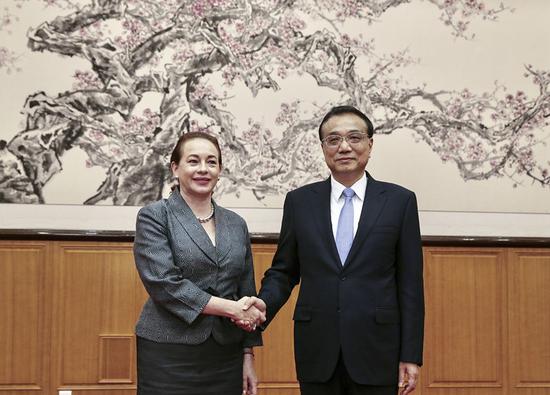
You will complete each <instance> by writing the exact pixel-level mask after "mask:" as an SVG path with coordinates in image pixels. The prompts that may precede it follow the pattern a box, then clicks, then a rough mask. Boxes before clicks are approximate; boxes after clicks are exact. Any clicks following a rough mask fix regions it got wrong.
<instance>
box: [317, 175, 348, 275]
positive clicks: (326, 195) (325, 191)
mask: <svg viewBox="0 0 550 395" xmlns="http://www.w3.org/2000/svg"><path fill="white" fill-rule="evenodd" d="M330 189H331V186H330V177H329V178H328V179H327V180H326V181H324V182H322V183H319V184H317V188H316V189H314V192H315V193H317V194H318V195H319V196H318V197H317V198H313V199H311V203H312V205H315V204H317V207H314V210H312V212H313V213H317V215H314V217H315V218H316V222H317V226H318V227H319V235H320V239H321V242H322V245H324V246H327V250H328V251H329V253H330V255H331V256H330V258H332V259H331V261H333V262H334V263H335V267H336V269H338V270H341V269H342V264H341V263H340V256H339V255H338V249H337V248H336V241H335V240H334V234H333V232H332V223H331V219H330Z"/></svg>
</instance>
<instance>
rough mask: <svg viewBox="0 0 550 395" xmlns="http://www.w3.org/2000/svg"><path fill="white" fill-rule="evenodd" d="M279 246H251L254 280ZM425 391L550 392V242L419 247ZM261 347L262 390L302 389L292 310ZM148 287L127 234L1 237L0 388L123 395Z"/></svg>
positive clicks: (270, 394) (11, 392)
mask: <svg viewBox="0 0 550 395" xmlns="http://www.w3.org/2000/svg"><path fill="white" fill-rule="evenodd" d="M274 249H275V246H274V245H272V244H254V245H253V253H254V262H255V267H256V279H257V281H258V283H259V280H260V278H261V275H262V273H263V272H264V271H265V270H266V269H267V268H268V267H269V265H270V264H271V258H272V256H273V253H274ZM424 254H425V283H426V307H427V316H426V341H425V365H424V367H423V368H422V377H421V384H420V388H419V389H418V391H417V393H418V394H433V395H446V394H453V395H454V394H461V395H481V394H499V395H500V394H510V395H515V394H521V395H541V394H550V371H549V370H548V366H550V337H548V333H550V315H549V314H547V312H548V306H549V305H550V288H548V284H549V283H550V249H549V248H505V247H498V248H489V247H483V248H482V247H424ZM295 295H296V290H295V291H294V294H293V297H292V298H291V300H290V301H289V303H287V305H286V306H285V308H284V309H283V310H282V311H281V312H280V313H279V315H278V316H277V318H276V319H275V320H274V322H273V323H272V324H271V325H270V327H269V329H268V330H267V332H266V333H265V336H264V342H265V346H264V347H262V348H260V349H257V352H256V368H257V371H258V377H259V378H260V380H261V384H260V388H261V389H260V394H261V395H298V393H299V391H298V386H297V383H296V381H295V380H296V378H295V374H294V362H293V346H292V321H291V312H292V309H293V305H294V303H295ZM145 298H146V294H145V292H144V290H143V288H142V286H141V283H140V281H139V278H138V276H137V273H136V271H135V269H134V263H133V257H132V252H131V243H120V242H119V243H116V242H98V241H94V242H91V241H90V242H81V241H16V240H4V241H0V394H1V395H27V394H28V395H31V394H33V395H42V394H44V395H46V394H53V393H56V391H58V390H60V389H70V390H72V391H73V392H72V393H73V395H78V394H86V395H100V394H109V395H128V394H133V393H134V389H135V362H134V360H135V348H134V347H135V345H134V337H133V326H134V323H135V321H136V317H137V316H138V314H139V312H140V309H141V306H142V304H143V302H144V300H145Z"/></svg>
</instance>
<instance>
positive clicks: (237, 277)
mask: <svg viewBox="0 0 550 395" xmlns="http://www.w3.org/2000/svg"><path fill="white" fill-rule="evenodd" d="M214 218H215V221H216V246H215V247H214V245H213V244H212V242H211V241H210V238H209V237H208V235H207V233H206V231H205V230H204V228H203V227H202V226H201V224H200V223H199V221H198V220H197V219H196V218H195V215H194V214H193V212H192V211H191V209H190V208H189V206H188V205H187V203H185V200H183V198H182V196H181V194H180V192H179V190H177V189H176V190H174V192H173V193H172V194H171V195H170V197H169V198H168V199H163V200H159V201H157V202H155V203H152V204H150V205H148V206H145V207H143V208H142V209H141V210H140V211H139V214H138V217H137V225H136V237H135V241H134V258H135V262H136V266H137V269H138V272H139V275H140V277H141V280H142V282H143V284H144V286H145V289H146V290H147V292H148V293H149V296H150V297H149V299H148V300H147V302H146V303H145V305H144V306H143V310H142V312H141V316H140V318H139V320H138V322H137V325H136V334H137V335H138V336H140V337H143V338H146V339H149V340H153V341H157V342H164V343H184V344H199V343H202V342H203V341H205V340H206V339H207V338H208V337H209V336H210V335H212V336H213V337H214V339H216V340H217V341H218V343H221V344H228V343H236V342H243V346H244V347H246V346H255V345H260V344H261V337H260V334H259V333H251V334H249V333H246V332H244V331H243V330H241V329H239V328H238V327H237V326H236V325H234V324H233V323H231V321H230V320H229V319H227V318H222V317H216V316H210V315H204V314H201V312H202V310H203V309H204V307H205V306H206V304H207V303H208V301H209V300H210V297H211V296H212V295H215V296H219V297H222V298H225V299H232V300H238V299H240V298H241V297H242V296H250V295H256V287H255V284H254V268H253V266H252V253H251V249H250V238H249V235H248V229H247V227H246V223H245V222H244V220H243V219H242V218H241V217H239V216H238V215H237V214H235V213H234V212H232V211H229V210H226V209H224V208H223V207H220V206H218V205H215V217H214Z"/></svg>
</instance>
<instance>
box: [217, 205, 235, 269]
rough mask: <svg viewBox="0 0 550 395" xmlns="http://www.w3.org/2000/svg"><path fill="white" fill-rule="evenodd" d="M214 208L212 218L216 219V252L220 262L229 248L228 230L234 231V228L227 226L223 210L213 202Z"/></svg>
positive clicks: (227, 222)
mask: <svg viewBox="0 0 550 395" xmlns="http://www.w3.org/2000/svg"><path fill="white" fill-rule="evenodd" d="M214 209H215V211H214V220H215V221H216V253H217V259H218V262H221V261H222V259H223V258H225V256H226V255H227V254H228V253H229V251H230V250H231V239H230V238H229V235H230V232H235V231H236V229H231V228H230V227H229V221H228V218H227V215H226V213H225V211H224V210H223V209H220V207H219V206H218V205H217V204H216V203H215V202H214Z"/></svg>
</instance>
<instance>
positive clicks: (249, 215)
mask: <svg viewBox="0 0 550 395" xmlns="http://www.w3.org/2000/svg"><path fill="white" fill-rule="evenodd" d="M506 4H507V5H510V6H511V7H514V8H515V10H514V12H511V13H510V12H506V13H503V14H501V15H500V16H499V20H498V21H497V22H487V21H485V22H481V21H480V22H479V23H478V22H472V27H471V31H473V32H475V34H476V36H475V38H474V39H472V40H468V41H465V40H462V39H455V38H453V37H452V36H451V34H450V32H449V30H448V29H447V28H446V27H445V26H444V25H443V24H442V23H441V22H439V21H438V20H437V17H438V11H437V9H435V8H433V7H430V6H429V4H427V3H423V2H413V3H411V4H408V5H404V6H400V7H398V8H395V9H393V10H390V11H388V12H387V13H385V14H384V15H383V16H382V18H381V20H380V22H379V23H377V24H375V25H371V26H368V33H369V35H372V37H373V38H375V39H376V46H377V48H378V49H379V50H380V49H382V52H388V53H389V52H394V51H397V50H400V49H404V48H408V49H409V54H410V55H411V56H413V57H415V58H418V59H419V62H418V64H416V65H411V66H408V68H407V69H406V74H404V76H405V80H407V81H409V82H410V83H411V85H417V84H421V83H426V85H427V87H428V88H430V89H432V90H437V89H455V90H461V89H464V88H467V89H469V90H471V91H472V92H474V93H480V92H483V91H488V90H491V89H492V87H493V84H494V81H495V80H498V81H499V82H500V83H502V84H504V85H505V86H506V87H507V88H508V89H509V91H510V92H515V91H517V90H522V91H525V92H526V93H527V94H528V95H534V94H535V93H536V92H533V91H532V90H533V89H535V85H533V84H531V83H530V82H529V81H528V80H527V79H526V78H523V72H524V65H526V64H533V65H535V66H536V67H537V68H542V69H549V68H550V67H549V66H550V51H549V49H550V27H549V24H548V23H547V16H548V15H550V3H549V2H547V1H544V0H531V1H529V2H521V1H519V0H517V1H508V2H506ZM29 11H30V10H29ZM48 11H50V12H51V13H52V14H51V16H49V15H48ZM25 15H26V16H25V18H27V15H28V16H29V19H26V20H25V24H26V25H27V26H28V25H29V23H30V24H31V25H33V26H36V25H37V24H39V23H40V22H42V21H45V20H49V19H51V18H53V17H55V15H56V12H55V10H48V9H44V12H39V13H38V12H30V13H26V14H25ZM25 24H20V25H17V24H15V25H14V26H13V28H12V29H11V34H9V35H7V34H5V33H2V40H3V41H4V40H9V41H10V46H11V47H12V48H16V47H17V46H19V47H20V48H21V51H22V52H24V48H26V36H25V34H24V33H23V34H22V31H18V30H17V28H19V29H22V30H24V26H25ZM349 27H350V29H360V28H361V26H353V25H350V26H349ZM359 62H360V60H359ZM37 66H38V67H37ZM19 67H21V72H20V73H18V75H17V78H15V77H16V76H15V75H14V74H13V73H12V74H2V75H0V83H1V84H2V87H4V88H3V89H2V93H1V95H0V108H1V109H2V110H1V111H2V125H1V129H0V138H3V139H5V140H9V139H10V138H11V136H13V135H14V134H15V133H17V131H18V130H19V129H20V128H21V125H20V123H21V122H22V118H21V117H17V116H16V115H17V114H19V111H20V109H21V107H22V105H23V103H24V100H25V98H26V97H27V95H28V94H29V93H32V92H36V91H37V90H44V91H46V93H47V94H50V95H55V94H56V93H57V92H61V91H63V90H64V89H66V90H69V89H71V86H72V83H73V80H72V78H71V76H72V74H73V72H74V69H75V68H76V67H78V68H80V69H85V68H86V67H88V65H87V64H86V63H85V62H84V61H82V60H79V59H67V58H63V57H60V56H58V55H56V54H51V53H30V52H29V51H26V52H25V55H24V56H22V57H21V59H20V62H19ZM52 76H54V77H55V78H52ZM281 85H282V89H281V91H279V92H277V93H273V92H260V94H259V95H258V96H257V97H255V98H253V97H252V95H251V94H250V92H249V91H248V90H246V89H242V90H236V91H237V92H238V94H235V99H234V100H232V101H231V102H230V104H229V108H228V109H229V110H230V111H231V112H232V113H233V114H234V115H235V116H236V118H237V119H238V120H239V121H240V122H242V123H243V125H244V124H245V123H246V121H247V119H248V118H249V117H253V118H254V119H258V117H259V119H260V120H263V121H264V124H266V125H267V124H270V123H273V124H274V122H273V120H274V118H275V115H276V113H277V112H278V111H279V108H280V107H279V104H280V102H282V101H285V100H288V99H289V95H292V97H296V98H299V97H300V96H302V97H303V98H304V99H307V98H308V95H309V96H311V95H313V96H317V95H319V94H327V92H326V90H325V92H323V89H321V88H318V87H316V86H314V84H313V83H311V82H310V81H307V79H304V78H303V77H302V78H300V79H298V78H295V79H293V78H289V79H287V80H285V81H283V82H282V83H281ZM289 92H294V93H289ZM327 98H328V96H327ZM273 130H276V128H275V127H274V129H273ZM547 132H549V131H548V130H547ZM548 134H550V132H549V133H548ZM546 137H548V136H546ZM540 149H543V150H544V152H543V153H542V155H543V156H546V157H547V158H549V159H550V148H549V147H548V146H546V147H541V148H540ZM319 155H321V153H320V147H319ZM85 159H86V155H85V154H84V152H82V151H80V150H78V149H73V150H70V151H68V153H67V154H66V155H65V156H64V157H63V158H62V162H63V171H62V172H61V173H59V174H57V175H56V176H55V177H54V179H52V181H51V182H50V183H49V184H48V186H47V188H45V190H44V196H45V197H46V201H47V202H51V203H53V204H47V205H17V204H9V205H6V204H2V205H0V218H2V219H1V220H0V227H2V228H20V227H22V228H29V227H30V228H45V229H47V228H50V229H120V230H131V229H133V221H134V218H135V217H134V216H135V212H136V211H137V209H138V208H135V207H90V206H86V207H84V206H78V205H76V206H71V204H74V202H75V201H81V200H83V199H84V198H85V197H87V196H90V194H92V193H93V192H94V191H95V190H96V189H97V187H98V186H99V183H100V182H101V181H102V179H103V176H104V171H103V170H102V169H98V168H87V167H86V166H85ZM368 169H369V171H370V172H371V173H372V175H373V176H374V177H375V178H378V179H381V180H385V181H390V182H396V183H398V184H401V185H404V186H406V187H408V188H410V189H412V190H414V191H415V192H416V193H417V195H418V200H419V206H420V209H421V211H422V212H421V219H422V228H423V229H422V230H423V234H432V235H436V234H441V235H446V234H457V235H502V236H550V230H549V229H550V220H549V218H548V217H549V215H548V214H549V213H550V204H549V203H548V201H549V199H548V198H549V197H550V193H549V189H548V188H547V187H546V188H544V187H541V186H539V185H534V184H532V183H531V182H530V181H527V180H520V183H519V184H518V185H517V186H516V187H514V184H515V182H514V181H512V180H510V179H507V178H499V179H490V180H484V181H468V182H465V181H464V180H462V178H461V177H460V176H459V173H458V170H457V169H456V166H455V165H454V164H452V163H450V162H449V163H442V161H441V160H440V159H439V157H438V156H437V155H436V154H435V153H433V152H432V151H431V150H430V149H429V148H428V147H427V146H426V145H425V144H424V143H422V142H420V143H416V142H415V141H414V138H413V136H412V133H410V132H408V131H399V132H396V133H393V134H391V135H387V136H375V143H374V150H373V157H372V159H371V162H370V163H369V166H368ZM327 175H328V172H327ZM283 198H284V196H282V195H281V196H275V197H268V198H266V199H264V200H263V201H262V202H258V201H257V200H256V199H255V198H253V197H252V196H251V195H247V194H241V196H240V197H239V198H236V197H234V196H221V197H220V196H219V197H217V199H218V201H219V202H220V203H221V204H222V205H225V206H227V207H234V208H237V211H238V212H240V213H242V214H243V215H244V216H245V218H246V219H247V220H248V222H249V224H250V228H251V231H253V232H276V231H278V227H279V221H280V208H281V206H282V199H283ZM477 212H479V213H483V214H481V215H480V214H477Z"/></svg>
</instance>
